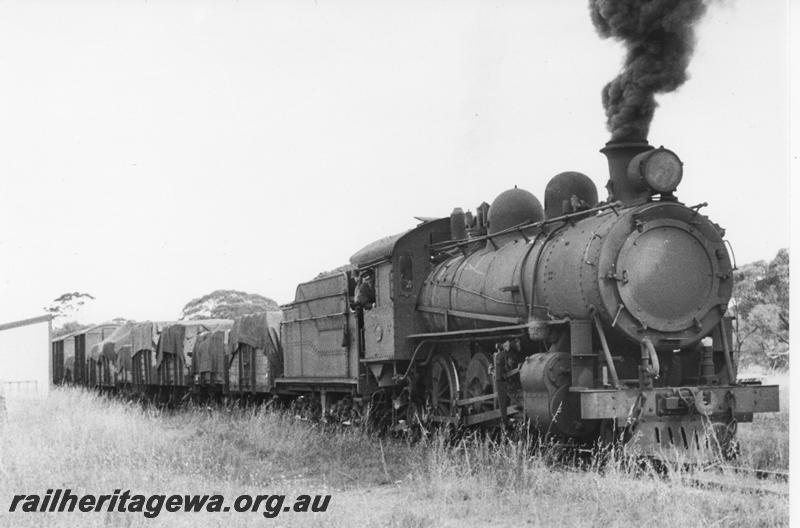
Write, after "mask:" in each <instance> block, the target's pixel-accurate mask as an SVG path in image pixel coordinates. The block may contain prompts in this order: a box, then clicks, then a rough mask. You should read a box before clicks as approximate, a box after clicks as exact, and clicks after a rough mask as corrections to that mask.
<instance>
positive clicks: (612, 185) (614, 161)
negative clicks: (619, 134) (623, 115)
mask: <svg viewBox="0 0 800 528" xmlns="http://www.w3.org/2000/svg"><path fill="white" fill-rule="evenodd" d="M652 149H653V147H652V146H650V144H649V143H647V141H629V142H620V141H616V142H615V141H609V142H608V143H606V146H605V147H604V148H602V149H600V152H602V153H603V154H605V155H606V158H608V183H607V184H606V189H607V190H608V201H609V202H614V201H617V200H619V201H621V202H630V201H632V200H636V199H637V198H642V197H645V196H649V195H650V190H649V189H647V187H644V186H641V185H637V183H636V182H634V181H631V180H630V179H629V178H628V165H629V164H630V162H631V160H632V159H633V157H634V156H636V155H637V154H641V153H642V152H647V151H648V150H652Z"/></svg>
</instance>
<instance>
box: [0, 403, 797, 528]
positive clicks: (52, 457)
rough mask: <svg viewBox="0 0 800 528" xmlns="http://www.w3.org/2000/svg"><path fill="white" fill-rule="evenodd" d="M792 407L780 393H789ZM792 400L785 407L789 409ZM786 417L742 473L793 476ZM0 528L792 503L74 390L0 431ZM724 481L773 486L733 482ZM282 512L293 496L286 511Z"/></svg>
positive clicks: (427, 518) (741, 515) (438, 522)
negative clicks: (100, 499)
mask: <svg viewBox="0 0 800 528" xmlns="http://www.w3.org/2000/svg"><path fill="white" fill-rule="evenodd" d="M786 396H788V395H786ZM783 401H784V402H786V403H788V398H787V399H784V400H783ZM787 408H788V405H784V409H785V410H784V411H783V412H781V413H779V414H777V415H772V416H760V417H757V421H756V423H755V424H753V425H747V426H745V425H743V426H741V429H740V437H741V439H742V457H741V460H740V462H739V463H740V464H743V465H750V466H753V467H756V466H758V467H762V468H767V469H779V470H786V468H787V467H788V410H786V409H787ZM0 427H2V429H1V430H0V526H20V527H24V526H148V527H149V526H178V527H180V526H187V527H188V526H343V527H344V526H348V527H349V526H392V527H434V526H459V527H461V526H604V527H613V526H625V527H626V528H630V527H632V526H663V525H665V524H669V525H670V526H692V527H694V526H783V525H787V524H788V497H786V496H781V495H776V494H755V495H754V494H745V493H736V492H730V491H725V490H720V489H713V488H712V489H697V488H696V487H691V486H689V485H687V484H686V482H685V480H684V479H683V478H682V477H683V476H682V475H675V476H673V477H671V478H660V477H656V476H653V475H648V474H641V473H637V472H634V471H631V470H629V469H625V468H624V467H622V466H620V465H611V466H609V467H606V468H605V469H603V470H602V471H600V470H594V471H577V470H571V469H568V468H564V467H560V466H554V465H552V464H548V462H547V460H546V457H544V456H541V454H540V455H531V454H530V451H529V450H528V449H527V447H526V446H525V445H523V444H522V443H512V442H505V443H500V444H499V445H497V444H493V443H492V442H489V441H485V440H484V441H479V440H465V441H463V442H461V443H459V444H458V445H448V444H446V443H444V442H442V441H441V440H438V439H433V440H430V441H428V442H423V443H418V444H415V445H408V444H406V443H403V442H401V441H389V440H385V439H384V440H380V441H379V440H378V439H376V438H374V437H370V436H369V435H367V434H365V433H363V432H361V431H359V430H347V429H345V430H342V429H337V430H332V429H330V428H327V430H325V429H326V427H325V426H324V425H322V424H318V423H308V422H301V421H298V420H294V419H293V418H291V417H289V416H286V415H284V414H281V413H277V412H271V411H266V410H263V409H262V410H246V411H242V410H235V411H227V410H225V409H219V410H217V409H215V410H210V409H194V410H190V411H182V412H179V413H161V412H158V411H154V410H143V409H142V408H141V407H138V406H135V405H128V404H124V403H122V402H119V401H114V400H108V399H105V398H102V397H99V396H97V395H94V394H91V393H88V392H85V391H82V390H76V389H69V390H56V391H55V392H54V393H53V394H52V395H51V397H50V398H49V399H48V400H46V401H43V402H29V403H27V404H25V405H24V406H22V405H20V406H16V407H12V408H10V409H9V415H8V419H7V421H6V423H4V424H3V425H0ZM725 478H727V479H728V481H731V480H733V481H735V482H739V483H742V484H747V485H755V486H768V484H764V483H760V482H755V483H754V481H753V480H752V479H751V478H750V477H743V476H740V475H729V476H725ZM59 487H63V488H71V489H72V490H73V492H74V493H94V494H101V493H108V494H110V493H112V492H113V491H114V490H115V489H122V490H126V489H130V490H131V491H132V493H142V494H151V493H160V494H167V495H169V494H174V493H175V494H186V493H190V494H191V493H199V494H211V493H220V494H223V495H224V496H225V497H226V500H229V501H232V500H233V499H234V498H235V497H236V496H238V495H240V494H244V493H249V494H253V495H256V494H285V495H287V496H288V497H290V498H294V497H295V496H297V495H300V494H331V495H332V499H331V503H330V506H329V508H328V510H327V511H326V512H325V513H294V512H287V513H281V514H280V515H279V516H277V517H275V518H272V519H267V518H265V517H264V516H262V515H261V513H260V512H257V513H234V512H229V513H167V512H162V513H161V514H160V515H159V516H158V517H156V518H153V519H148V518H145V517H144V516H143V515H142V514H138V513H61V514H59V513H8V512H7V510H8V508H9V505H10V502H11V499H12V497H13V495H14V494H19V493H27V494H33V493H37V494H44V493H45V491H46V490H47V489H52V488H59ZM287 500H288V499H287Z"/></svg>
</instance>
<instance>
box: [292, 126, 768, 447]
mask: <svg viewBox="0 0 800 528" xmlns="http://www.w3.org/2000/svg"><path fill="white" fill-rule="evenodd" d="M601 152H603V153H604V154H605V155H606V157H607V158H608V165H609V172H610V177H609V181H608V184H607V186H606V187H607V190H608V199H607V200H606V201H605V202H602V203H598V196H597V190H596V188H595V186H594V184H593V183H592V181H591V180H590V179H589V178H588V177H587V176H585V175H583V174H580V173H577V172H565V173H561V174H559V175H557V176H555V177H554V178H553V179H552V180H551V181H550V182H549V183H548V185H547V188H546V191H545V204H544V207H542V205H541V204H540V202H539V201H538V199H537V198H536V197H535V196H534V195H532V194H531V193H529V192H527V191H524V190H522V189H516V188H515V189H511V190H508V191H506V192H503V193H502V194H500V195H499V196H498V197H497V198H496V199H495V200H494V202H493V203H492V204H491V206H487V205H486V204H482V205H481V206H480V207H478V209H477V211H476V214H475V215H472V213H469V212H468V213H464V212H463V211H462V210H461V209H456V210H454V211H453V213H452V215H451V216H450V218H441V219H422V220H423V221H422V223H421V224H419V225H418V226H417V227H416V228H414V229H412V230H410V231H408V232H406V233H402V234H400V235H397V236H393V237H387V238H385V239H382V240H379V241H377V242H375V243H373V244H370V245H369V246H367V247H365V248H364V249H362V250H361V251H359V252H358V253H356V254H355V255H353V257H352V258H351V264H352V267H351V268H350V269H346V270H345V271H342V272H341V273H340V274H339V275H341V277H340V278H337V279H335V280H333V279H331V278H330V277H322V278H320V279H317V280H315V281H312V282H311V283H306V284H305V285H301V286H300V287H298V298H297V300H296V301H295V302H294V303H292V304H291V305H288V306H287V307H285V318H284V323H283V326H282V341H283V346H284V358H285V360H284V363H285V365H286V369H287V372H286V374H285V376H286V377H285V378H284V379H282V380H277V381H278V385H279V387H282V388H283V389H284V390H286V389H290V390H291V389H293V390H295V391H297V392H301V391H302V390H308V389H309V388H311V389H313V390H318V391H319V392H320V394H321V395H322V402H323V403H322V405H323V411H325V410H326V407H327V406H328V405H331V406H333V405H334V402H338V403H337V405H338V404H341V402H342V401H347V402H348V405H353V404H356V403H358V402H362V403H369V404H370V405H369V408H370V412H372V413H373V414H374V413H375V412H376V411H377V412H378V413H379V414H380V413H381V412H382V413H383V416H384V418H385V419H386V420H387V421H388V420H389V419H391V420H392V422H393V423H394V424H395V427H401V428H402V427H410V426H413V425H414V424H415V423H416V422H422V423H427V422H430V421H433V422H444V423H450V424H454V425H474V424H486V425H498V424H502V423H506V424H507V423H509V422H511V421H518V420H520V419H528V420H530V422H531V423H532V424H534V425H535V426H538V427H539V428H540V429H541V430H545V431H548V432H550V433H554V434H557V435H560V436H562V437H564V438H566V439H569V440H570V441H574V442H576V443H593V442H595V441H597V440H604V441H609V442H610V441H612V440H614V439H619V438H622V439H623V440H625V441H627V442H628V443H629V444H633V445H635V447H636V448H637V449H638V450H640V451H641V452H644V453H656V452H659V451H664V450H679V451H681V452H683V453H684V454H686V455H687V456H702V455H703V453H705V452H707V450H708V449H709V448H711V449H716V450H717V451H718V450H719V449H720V448H721V449H722V450H723V451H727V450H729V446H730V445H731V440H732V439H733V438H734V435H735V430H736V424H737V422H746V421H751V420H752V416H753V413H756V412H772V411H777V410H778V388H777V387H776V386H762V385H760V383H758V382H757V381H752V380H737V375H736V358H735V357H734V356H733V351H732V349H731V324H730V319H729V318H726V317H725V313H726V309H727V306H728V302H729V301H730V298H731V293H732V290H733V266H732V263H731V258H730V256H729V254H728V251H727V249H726V243H725V241H724V239H723V236H724V231H723V230H722V229H721V228H720V227H719V226H718V225H716V224H715V223H713V222H712V221H711V220H709V219H708V218H707V217H706V216H704V215H702V214H701V213H700V208H701V207H702V206H703V205H705V204H701V205H699V206H694V207H687V206H685V205H684V204H682V203H681V202H679V201H678V199H677V198H676V196H675V194H674V193H675V191H676V189H677V187H678V184H679V183H680V181H681V178H682V175H683V164H682V162H681V160H680V159H679V158H678V156H677V155H676V154H675V153H673V152H672V151H670V150H667V149H664V148H653V147H652V146H650V145H648V144H647V143H646V142H634V143H609V144H607V145H606V147H605V148H604V149H602V150H601ZM325 281H328V282H329V283H331V284H333V283H334V282H335V283H336V285H335V286H331V287H330V288H327V289H326V287H324V286H323V283H325ZM364 283H366V287H367V289H369V290H370V293H371V294H372V296H371V297H368V298H367V299H366V300H365V299H364V298H363V297H364V296H363V295H359V292H358V291H357V290H358V289H359V287H360V286H362V284H364ZM328 290H330V291H328ZM334 290H335V291H334ZM311 291H314V294H313V295H310V294H309V293H308V292H311ZM362 291H363V290H362ZM336 292H339V293H336ZM336 295H340V296H341V298H342V302H339V303H338V304H336V306H335V307H334V306H332V307H331V308H330V309H329V311H330V312H331V314H332V315H331V317H333V316H334V315H335V316H336V317H338V318H339V319H337V320H336V322H330V321H328V322H326V323H325V324H322V325H320V324H316V326H315V327H314V328H312V327H310V326H309V324H308V321H310V320H314V321H316V322H317V323H319V322H320V321H321V319H322V318H324V317H323V316H322V315H321V313H322V312H325V310H324V309H322V305H321V304H319V305H315V306H316V309H313V308H314V306H312V304H313V303H314V302H322V301H315V300H314V299H330V298H331V296H333V297H336ZM347 304H349V308H348V306H347ZM340 305H341V306H340ZM302 324H305V326H304V327H302V328H301V327H300V325H302ZM315 328H316V329H315ZM303 329H305V331H303ZM315 340H317V342H319V343H320V344H318V345H316V348H313V347H311V345H309V343H312V342H314V341H315ZM322 342H324V343H326V345H325V346H323V345H322V344H321V343H322ZM339 343H341V347H338V345H339ZM304 347H305V348H304ZM337 347H338V348H337ZM336 358H340V359H336ZM337 361H338V363H337ZM339 363H341V365H339ZM302 364H305V365H310V366H309V367H307V368H306V370H305V372H303V367H302ZM336 372H338V374H337V373H336ZM326 379H327V380H329V382H328V381H325V380H326ZM326 396H327V397H328V398H327V399H326ZM342 396H347V398H346V399H345V400H342ZM364 407H366V405H365V406H364ZM331 408H332V407H331ZM728 454H729V453H728Z"/></svg>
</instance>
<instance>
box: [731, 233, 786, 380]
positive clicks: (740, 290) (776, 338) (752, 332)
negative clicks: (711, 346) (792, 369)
mask: <svg viewBox="0 0 800 528" xmlns="http://www.w3.org/2000/svg"><path fill="white" fill-rule="evenodd" d="M734 280H735V283H734V289H733V297H734V302H733V314H734V315H735V316H736V317H737V324H736V325H735V328H734V330H735V339H736V348H737V350H738V351H739V357H740V358H741V360H742V361H743V362H744V363H754V364H758V365H763V366H768V367H771V368H786V367H788V366H789V251H788V250H787V249H781V250H780V251H778V254H777V255H776V256H775V258H774V259H773V260H772V262H769V263H767V262H765V261H763V260H760V261H757V262H752V263H750V264H745V265H744V266H742V267H741V268H740V269H739V270H737V271H736V272H735V274H734Z"/></svg>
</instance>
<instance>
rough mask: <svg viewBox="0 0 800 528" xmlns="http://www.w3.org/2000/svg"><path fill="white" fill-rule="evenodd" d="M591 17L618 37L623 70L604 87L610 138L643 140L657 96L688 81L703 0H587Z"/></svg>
mask: <svg viewBox="0 0 800 528" xmlns="http://www.w3.org/2000/svg"><path fill="white" fill-rule="evenodd" d="M589 8H590V11H591V15H592V22H593V23H594V26H595V28H596V29H597V31H598V33H600V35H601V36H602V37H603V38H609V37H614V38H617V39H620V40H622V41H623V42H624V43H625V45H626V47H627V49H628V54H627V56H626V58H625V65H624V67H623V70H622V72H621V73H620V74H619V75H618V76H617V78H616V79H614V80H613V81H611V82H610V83H608V84H607V85H606V86H605V88H603V106H604V107H605V109H606V116H607V117H608V129H609V131H611V141H643V140H646V139H647V133H648V132H649V130H650V122H651V121H652V119H653V113H654V112H655V109H656V99H655V95H656V94H657V93H664V92H671V91H673V90H676V89H677V88H678V87H679V86H680V85H682V84H683V83H684V82H686V79H687V78H688V74H687V72H686V69H687V67H688V66H689V60H690V58H691V56H692V51H694V44H695V35H694V25H695V23H696V22H697V21H698V20H700V18H701V17H702V16H703V13H705V11H706V5H705V3H704V2H703V0H589Z"/></svg>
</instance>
